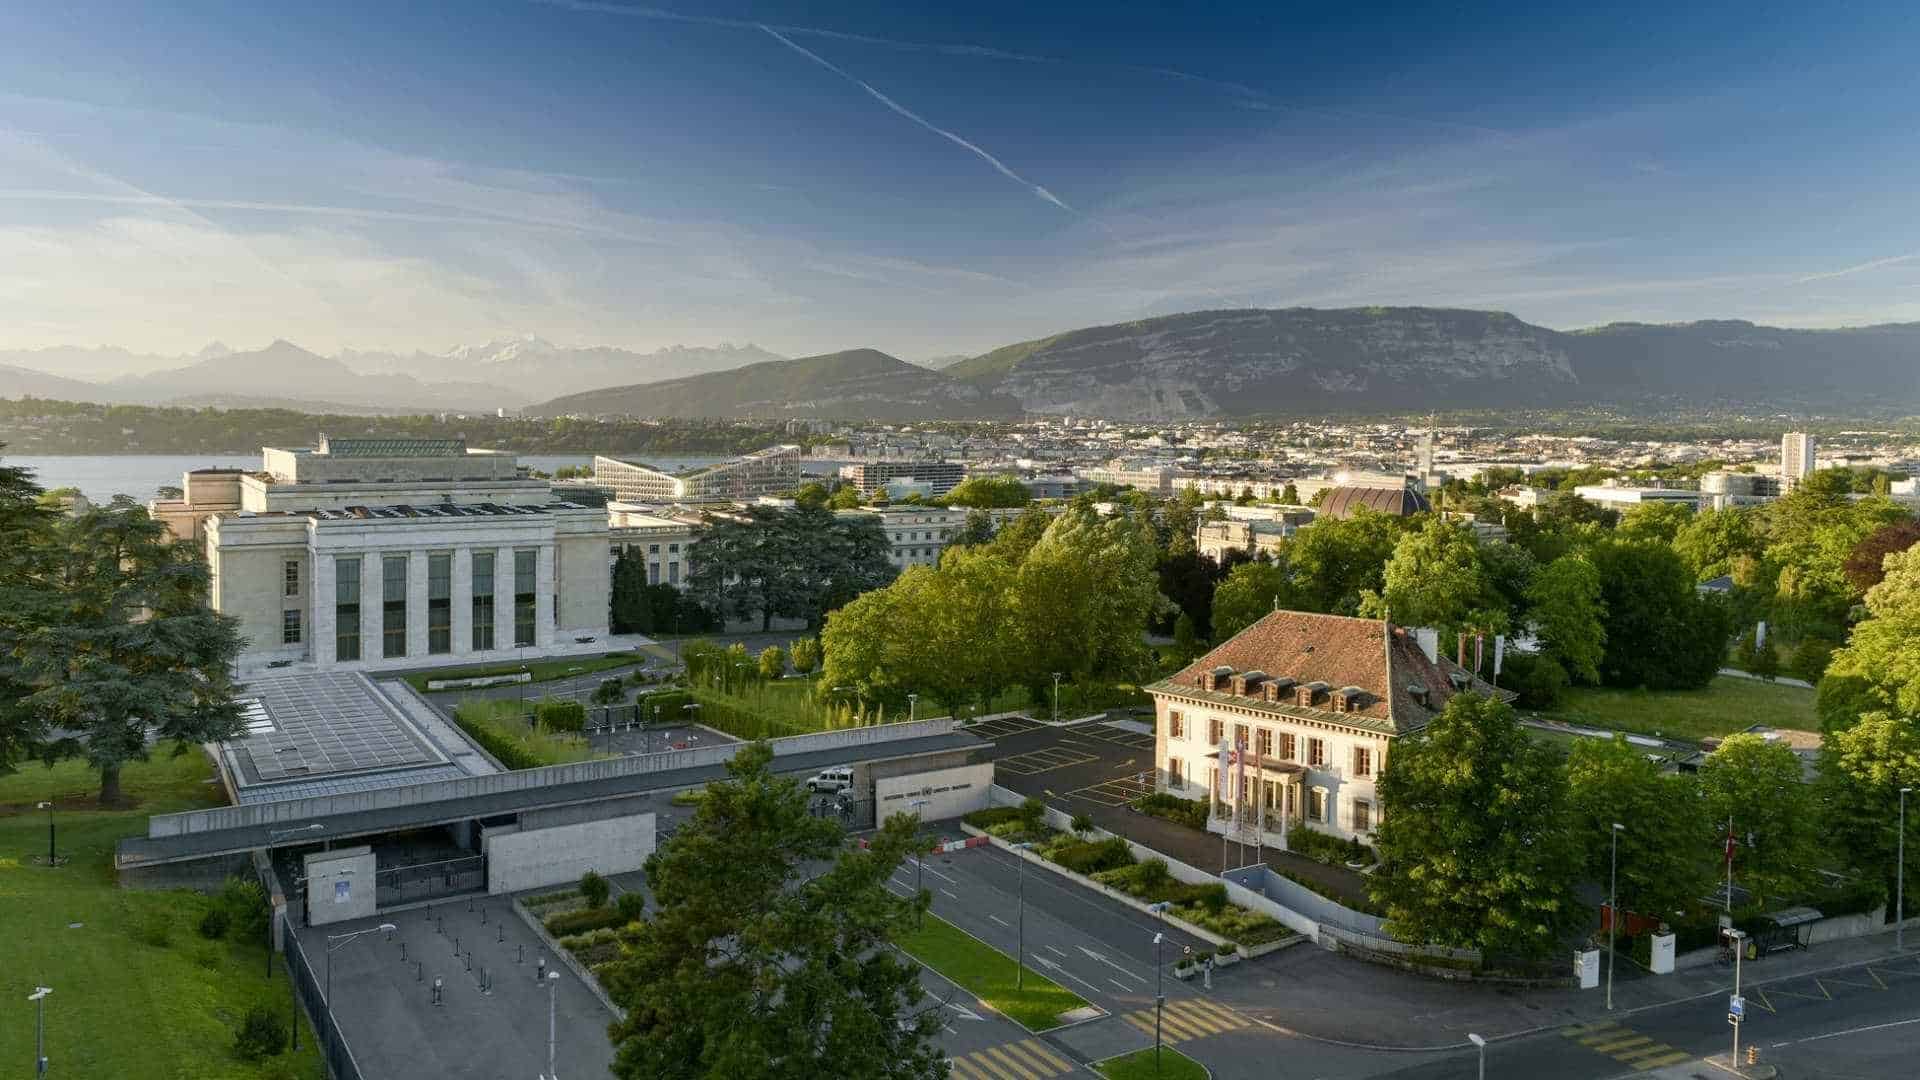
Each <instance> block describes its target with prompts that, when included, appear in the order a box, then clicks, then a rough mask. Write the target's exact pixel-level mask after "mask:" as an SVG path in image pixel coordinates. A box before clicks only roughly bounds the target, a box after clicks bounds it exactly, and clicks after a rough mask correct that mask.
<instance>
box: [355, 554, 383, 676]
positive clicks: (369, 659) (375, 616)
mask: <svg viewBox="0 0 1920 1080" xmlns="http://www.w3.org/2000/svg"><path fill="white" fill-rule="evenodd" d="M384 558H385V553H384V552H379V551H363V552H361V553H360V659H361V661H362V662H364V663H369V664H372V663H378V662H379V661H380V659H381V658H382V657H383V656H385V655H386V646H385V642H384V641H383V640H382V638H381V634H380V628H381V625H382V622H381V618H380V612H381V608H382V605H384V604H385V603H386V600H387V591H386V580H387V579H386V564H385V563H384V562H383V561H382V560H383V559H384Z"/></svg>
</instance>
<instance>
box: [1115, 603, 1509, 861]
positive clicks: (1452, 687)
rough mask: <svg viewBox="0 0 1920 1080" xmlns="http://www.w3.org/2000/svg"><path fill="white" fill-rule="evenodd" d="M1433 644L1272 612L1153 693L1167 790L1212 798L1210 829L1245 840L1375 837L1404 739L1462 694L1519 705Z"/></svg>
mask: <svg viewBox="0 0 1920 1080" xmlns="http://www.w3.org/2000/svg"><path fill="white" fill-rule="evenodd" d="M1436 645H1437V643H1436V642H1435V641H1434V640H1433V638H1432V636H1431V635H1428V636H1427V639H1426V643H1425V645H1424V646H1423V644H1422V641H1421V638H1420V635H1419V632H1417V631H1415V630H1412V629H1409V628H1407V627H1403V626H1395V625H1393V624H1392V623H1389V622H1385V621H1383V620H1380V619H1356V618H1349V617H1347V616H1342V615H1318V614H1313V613H1310V612H1304V611H1276V612H1274V613H1272V614H1271V615H1268V616H1267V617H1265V618H1263V619H1261V620H1260V621H1259V622H1256V623H1254V624H1253V625H1252V626H1249V627H1247V628H1246V629H1245V630H1242V631H1241V632H1240V633H1238V634H1236V635H1234V636H1233V638H1232V639H1230V640H1228V641H1227V642H1225V643H1223V644H1222V645H1220V646H1219V647H1218V648H1216V649H1214V650H1213V651H1212V652H1209V653H1207V654H1206V655H1205V656H1202V657H1201V658H1200V659H1198V660H1195V661H1194V662H1193V663H1191V664H1189V665H1187V666H1186V667H1185V668H1183V669H1181V670H1180V671H1179V672H1178V673H1177V674H1175V675H1173V676H1171V677H1169V678H1166V679H1163V680H1161V681H1159V682H1157V683H1153V684H1152V685H1150V686H1147V687H1146V688H1145V689H1146V691H1147V693H1148V694H1149V695H1150V696H1152V698H1153V701H1154V714H1155V718H1154V733H1155V738H1154V762H1155V766H1156V768H1157V770H1158V773H1159V782H1158V786H1159V787H1160V789H1161V790H1164V791H1168V792H1171V793H1173V794H1177V795H1180V796H1183V797H1185V798H1201V799H1205V798H1209V797H1210V798H1211V800H1212V803H1213V815H1212V820H1211V821H1210V823H1209V825H1208V828H1209V830H1210V831H1213V832H1226V833H1230V834H1232V835H1235V836H1236V837H1239V838H1243V839H1245V840H1247V841H1249V842H1251V841H1253V840H1254V838H1255V830H1256V829H1257V830H1258V832H1259V834H1260V839H1261V841H1262V842H1263V843H1266V844H1269V845H1272V846H1275V847H1284V846H1286V843H1285V838H1286V834H1287V831H1288V829H1290V828H1297V827H1300V826H1303V825H1304V826H1305V827H1307V828H1310V829H1314V830H1316V831H1319V832H1324V833H1330V834H1332V835H1334V836H1339V837H1342V838H1355V839H1360V840H1363V841H1364V840H1366V839H1367V837H1368V835H1369V834H1370V833H1372V832H1373V831H1374V830H1375V829H1377V828H1378V827H1379V825H1380V819H1381V807H1380V800H1379V795H1378V793H1377V791H1376V788H1375V782H1376V781H1377V780H1378V779H1379V777H1380V775H1381V773H1382V772H1383V771H1384V770H1385V769H1386V768H1387V763H1388V759H1389V757H1390V756H1391V754H1392V747H1393V741H1394V740H1395V739H1396V738H1399V737H1400V736H1403V735H1408V734H1411V733H1413V732H1416V731H1419V730H1420V729H1421V728H1424V727H1426V726H1427V724H1428V723H1429V722H1431V721H1432V720H1433V718H1434V717H1436V716H1438V715H1440V711H1441V710H1442V709H1444V708H1446V705H1447V702H1448V701H1449V700H1450V699H1451V698H1452V697H1453V696H1454V695H1455V694H1458V693H1463V692H1473V693H1481V694H1498V695H1499V696H1500V697H1502V698H1504V699H1507V700H1511V699H1512V697H1513V695H1512V694H1511V693H1510V692H1507V691H1500V690H1495V689H1494V687H1493V686H1492V685H1491V684H1489V683H1488V682H1486V681H1485V680H1483V679H1481V678H1479V677H1478V676H1476V675H1474V674H1473V673H1472V672H1470V671H1468V670H1467V669H1466V668H1463V667H1461V666H1460V665H1459V664H1457V663H1455V662H1454V661H1453V660H1451V659H1448V658H1447V657H1445V656H1441V655H1438V649H1437V647H1436ZM1223 756H1224V757H1225V758H1226V759H1227V761H1228V764H1227V767H1226V769H1225V770H1224V771H1225V772H1226V773H1227V780H1228V783H1227V784H1225V785H1223V784H1222V782H1221V773H1222V769H1221V761H1222V759H1223ZM1236 792H1237V793H1238V798H1237V799H1236V798H1235V793H1236ZM1235 802H1238V804H1239V814H1238V816H1237V817H1236V815H1235V813H1234V803H1235ZM1236 821H1237V822H1238V825H1237V826H1236V824H1235V822H1236Z"/></svg>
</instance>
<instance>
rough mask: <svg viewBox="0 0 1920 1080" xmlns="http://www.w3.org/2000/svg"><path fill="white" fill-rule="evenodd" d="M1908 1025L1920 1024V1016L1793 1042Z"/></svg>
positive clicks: (1835, 1037)
mask: <svg viewBox="0 0 1920 1080" xmlns="http://www.w3.org/2000/svg"><path fill="white" fill-rule="evenodd" d="M1908 1024H1920V1016H1916V1017H1914V1018H1913V1019H1911V1020H1894V1021H1891V1022H1889V1023H1885V1024H1868V1025H1867V1026H1866V1027H1857V1028H1848V1029H1847V1030H1845V1031H1829V1032H1827V1033H1826V1034H1825V1035H1809V1036H1808V1037H1806V1038H1804V1039H1794V1040H1793V1042H1795V1043H1810V1042H1819V1041H1820V1040H1822V1039H1837V1038H1839V1037H1840V1036H1842V1035H1859V1034H1861V1033H1863V1032H1868V1031H1885V1030H1886V1029H1887V1028H1897V1027H1906V1026H1907V1025H1908ZM1774 1045H1775V1046H1786V1045H1788V1044H1787V1043H1774Z"/></svg>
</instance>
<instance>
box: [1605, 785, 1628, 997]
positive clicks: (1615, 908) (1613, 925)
mask: <svg viewBox="0 0 1920 1080" xmlns="http://www.w3.org/2000/svg"><path fill="white" fill-rule="evenodd" d="M1626 828H1627V827H1626V826H1625V825H1622V824H1620V823H1619V822H1617V821H1616V822H1614V823H1613V836H1612V840H1613V845H1612V848H1611V849H1610V850H1609V852H1608V854H1607V1008H1608V1010H1612V1008H1613V935H1614V934H1615V933H1616V932H1617V931H1618V929H1619V926H1620V834H1621V833H1623V832H1625V831H1626Z"/></svg>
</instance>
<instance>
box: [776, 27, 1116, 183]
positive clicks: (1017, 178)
mask: <svg viewBox="0 0 1920 1080" xmlns="http://www.w3.org/2000/svg"><path fill="white" fill-rule="evenodd" d="M760 29H762V30H765V31H766V32H767V33H769V34H771V35H773V37H774V40H776V41H778V42H780V43H781V44H782V45H785V46H786V47H787V48H789V49H792V50H793V51H794V52H797V53H799V54H800V55H801V56H804V57H806V58H807V59H809V60H811V61H813V62H814V63H816V64H819V65H820V66H821V67H823V68H826V69H827V70H828V71H831V72H833V73H834V74H835V75H838V76H840V77H841V78H843V79H845V80H847V81H848V82H850V83H852V84H854V85H855V86H858V87H859V88H860V89H862V90H865V91H866V92H867V93H868V94H870V95H872V97H873V99H874V100H875V101H878V102H879V103H880V104H882V105H885V106H886V107H887V108H889V109H892V110H893V111H894V112H896V113H899V114H900V115H901V116H904V117H906V118H907V119H909V120H911V121H913V122H914V123H916V124H919V125H920V126H921V127H923V128H926V129H927V130H928V131H931V132H933V133H934V134H936V135H939V136H942V137H944V138H946V139H949V140H952V141H953V142H954V143H957V144H958V145H960V146H962V147H965V148H966V149H967V150H970V151H972V152H973V153H974V154H976V155H978V156H979V158H980V160H982V161H984V162H986V163H987V164H989V165H991V166H993V167H994V168H995V169H996V170H998V171H999V173H1000V175H1002V176H1004V177H1006V178H1007V179H1009V180H1011V181H1013V182H1014V183H1016V184H1019V185H1020V186H1021V187H1024V188H1026V189H1027V190H1029V191H1031V192H1033V193H1034V194H1035V195H1038V196H1040V197H1041V198H1042V199H1045V200H1046V201H1047V202H1050V203H1052V204H1053V205H1055V206H1057V207H1059V208H1060V209H1062V210H1065V211H1066V212H1067V213H1069V214H1073V213H1077V212H1078V211H1076V210H1074V208H1073V207H1071V206H1068V205H1067V204H1066V203H1064V202H1062V201H1060V197H1059V196H1058V195H1055V194H1054V193H1053V192H1051V191H1048V190H1047V189H1046V188H1045V187H1043V186H1041V185H1039V184H1036V183H1034V182H1033V181H1031V180H1029V179H1027V178H1026V177H1024V176H1021V175H1020V174H1019V173H1017V172H1014V171H1013V170H1012V169H1009V168H1007V167H1006V165H1005V164H1003V163H1002V162H1001V161H1000V159H999V158H997V157H994V156H993V155H992V154H989V153H987V152H986V151H985V150H982V149H980V148H979V147H978V146H975V145H974V144H973V143H970V142H968V141H967V140H965V139H963V138H961V137H960V136H958V135H955V134H954V133H953V132H951V131H948V130H947V129H946V128H943V127H940V126H939V125H937V124H934V123H931V122H929V121H928V120H926V119H925V118H924V117H922V116H921V115H920V114H919V113H916V112H914V111H913V110H912V109H909V108H907V107H906V106H905V105H902V104H900V103H899V102H897V101H895V100H893V99H892V98H890V97H888V96H887V95H885V94H883V93H881V92H880V91H878V90H875V89H874V88H873V87H872V85H870V84H869V83H867V82H866V81H865V80H862V79H859V78H856V77H855V76H853V75H852V74H849V73H848V72H847V71H846V69H844V68H841V67H839V66H838V65H836V64H835V63H834V62H833V61H831V60H828V59H827V58H826V57H824V56H821V55H820V54H819V53H816V52H813V51H812V50H810V49H808V48H806V47H805V46H802V45H798V44H795V43H794V41H793V39H792V38H789V37H787V36H786V35H784V34H782V33H781V32H780V31H778V30H775V29H774V28H773V27H771V26H767V25H765V24H764V23H763V24H761V26H760Z"/></svg>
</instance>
